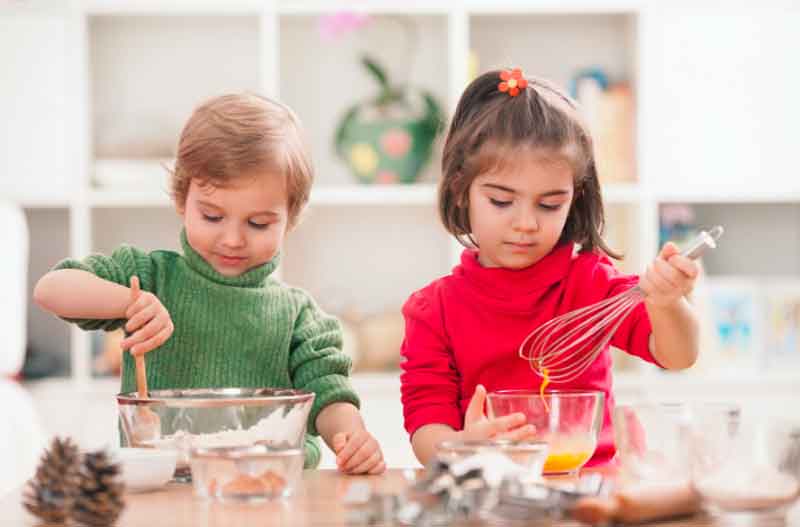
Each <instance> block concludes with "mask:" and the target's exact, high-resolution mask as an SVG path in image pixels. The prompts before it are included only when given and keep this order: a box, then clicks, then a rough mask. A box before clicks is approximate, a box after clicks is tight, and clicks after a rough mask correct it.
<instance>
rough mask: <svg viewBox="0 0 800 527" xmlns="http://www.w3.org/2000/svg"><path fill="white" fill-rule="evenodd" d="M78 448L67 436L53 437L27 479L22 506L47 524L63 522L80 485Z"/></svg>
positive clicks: (67, 515)
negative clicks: (31, 474)
mask: <svg viewBox="0 0 800 527" xmlns="http://www.w3.org/2000/svg"><path fill="white" fill-rule="evenodd" d="M80 461H81V458H80V451H79V450H78V447H77V446H76V445H75V443H73V442H72V440H70V438H65V439H61V438H58V437H56V438H54V439H53V441H52V442H51V443H50V448H49V449H47V450H45V452H44V454H42V457H41V460H40V461H39V466H38V467H37V468H36V474H35V475H34V477H33V478H31V479H30V480H29V481H28V484H27V486H26V489H25V494H24V496H23V502H22V503H23V505H24V506H25V508H26V509H28V511H29V512H30V513H31V514H33V515H34V516H36V517H38V518H40V519H41V520H44V521H45V522H47V523H54V524H58V523H64V522H66V520H67V518H68V517H69V513H70V510H71V509H72V505H73V503H74V501H75V496H76V495H77V493H78V485H79V484H80Z"/></svg>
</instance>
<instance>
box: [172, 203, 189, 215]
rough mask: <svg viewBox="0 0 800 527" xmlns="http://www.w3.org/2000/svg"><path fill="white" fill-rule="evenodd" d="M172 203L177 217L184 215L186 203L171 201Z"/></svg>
mask: <svg viewBox="0 0 800 527" xmlns="http://www.w3.org/2000/svg"><path fill="white" fill-rule="evenodd" d="M172 203H173V204H174V205H175V212H177V213H178V216H183V215H185V214H186V202H185V201H184V202H183V203H179V202H178V201H175V200H173V201H172Z"/></svg>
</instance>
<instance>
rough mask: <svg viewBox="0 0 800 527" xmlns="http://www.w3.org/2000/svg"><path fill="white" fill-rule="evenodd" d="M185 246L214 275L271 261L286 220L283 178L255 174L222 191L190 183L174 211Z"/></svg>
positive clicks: (284, 228)
mask: <svg viewBox="0 0 800 527" xmlns="http://www.w3.org/2000/svg"><path fill="white" fill-rule="evenodd" d="M178 212H179V213H180V214H181V215H182V216H183V224H184V227H185V228H186V237H187V238H188V240H189V245H191V246H192V248H193V249H194V250H195V251H197V252H198V254H200V256H202V257H203V259H204V260H205V261H206V262H208V263H209V264H210V265H211V266H212V267H213V268H214V269H215V270H216V271H217V272H218V273H220V274H222V275H224V276H238V275H240V274H242V273H244V272H246V271H248V270H250V269H252V268H254V267H258V266H259V265H262V264H264V263H266V262H268V261H269V260H271V259H272V258H273V257H274V256H275V255H276V254H277V252H278V250H279V249H280V248H281V246H282V244H283V237H284V235H285V233H286V227H287V221H288V203H287V196H286V181H285V178H283V177H281V176H279V175H273V174H264V173H259V172H255V173H252V174H245V175H243V176H242V177H240V178H238V179H236V180H235V181H233V182H232V183H231V184H229V185H226V186H225V187H214V186H211V185H203V184H201V182H199V181H198V180H197V179H192V180H191V182H190V184H189V190H188V192H187V195H186V203H185V205H184V206H183V207H181V206H178Z"/></svg>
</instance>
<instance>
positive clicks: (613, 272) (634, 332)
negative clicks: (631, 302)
mask: <svg viewBox="0 0 800 527" xmlns="http://www.w3.org/2000/svg"><path fill="white" fill-rule="evenodd" d="M598 268H599V269H598V271H599V275H600V278H601V279H602V280H603V282H604V283H605V284H604V285H605V287H606V290H607V291H608V293H607V294H606V298H610V297H612V296H615V295H618V294H621V293H623V292H625V291H627V290H629V289H631V288H633V287H635V286H636V285H637V284H638V283H639V277H638V276H636V275H626V274H623V273H621V272H620V271H619V270H617V269H616V268H615V267H614V266H613V264H611V262H610V261H608V260H607V259H606V260H605V261H603V260H601V262H600V264H599V265H598ZM652 332H653V328H652V326H651V325H650V316H649V315H648V314H647V309H646V308H645V306H644V302H639V303H637V304H636V306H635V307H634V308H633V309H632V310H631V311H630V314H629V315H628V316H627V317H625V320H623V322H622V324H620V326H619V328H617V331H616V332H615V333H614V336H613V337H612V338H611V345H612V346H614V347H615V348H619V349H621V350H624V351H626V352H628V353H630V354H631V355H635V356H637V357H639V358H641V359H644V360H646V361H647V362H651V363H653V364H655V365H657V366H660V364H658V361H656V359H655V357H653V354H652V353H651V352H650V334H651V333H652Z"/></svg>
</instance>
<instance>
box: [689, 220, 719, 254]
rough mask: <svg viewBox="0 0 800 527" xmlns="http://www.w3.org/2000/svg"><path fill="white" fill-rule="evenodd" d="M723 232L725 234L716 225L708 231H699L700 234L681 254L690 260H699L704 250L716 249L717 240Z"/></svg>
mask: <svg viewBox="0 0 800 527" xmlns="http://www.w3.org/2000/svg"><path fill="white" fill-rule="evenodd" d="M723 232H725V230H724V229H723V228H722V226H721V225H717V226H716V227H714V228H713V229H711V230H709V231H700V234H698V235H697V237H696V238H695V239H694V240H692V242H691V243H690V244H689V247H687V248H686V249H685V250H684V251H683V252H682V253H681V254H682V255H683V256H686V257H687V258H691V259H692V260H695V259H697V258H699V257H700V256H701V255H702V254H703V253H704V252H705V250H706V249H714V248H716V247H717V240H719V237H720V236H722V233H723Z"/></svg>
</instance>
